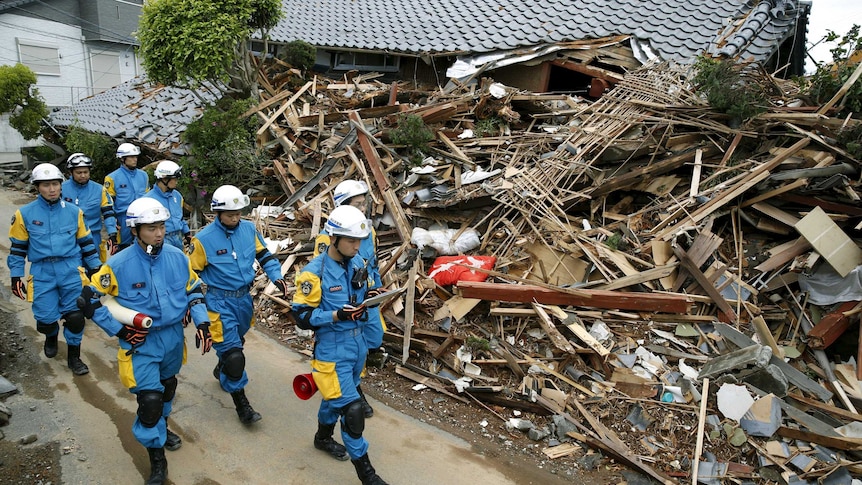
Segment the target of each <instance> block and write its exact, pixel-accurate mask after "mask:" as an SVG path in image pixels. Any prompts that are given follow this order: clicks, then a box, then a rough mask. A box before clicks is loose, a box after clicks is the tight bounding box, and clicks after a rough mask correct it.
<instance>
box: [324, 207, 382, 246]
mask: <svg viewBox="0 0 862 485" xmlns="http://www.w3.org/2000/svg"><path fill="white" fill-rule="evenodd" d="M323 230H324V231H326V233H327V234H329V235H330V236H332V237H335V236H345V237H352V238H356V239H365V238H367V237H368V236H369V235H370V234H371V221H369V220H368V219H366V218H365V214H363V213H362V211H361V210H359V209H357V208H356V207H353V206H352V205H342V206H338V207H336V208H335V209H333V210H332V212H331V213H330V214H329V219H327V221H326V224H324V226H323Z"/></svg>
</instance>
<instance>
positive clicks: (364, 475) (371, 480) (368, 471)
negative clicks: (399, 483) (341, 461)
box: [350, 453, 388, 485]
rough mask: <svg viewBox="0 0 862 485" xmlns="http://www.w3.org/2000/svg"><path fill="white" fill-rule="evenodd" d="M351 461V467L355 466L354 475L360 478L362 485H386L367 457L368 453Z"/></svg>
mask: <svg viewBox="0 0 862 485" xmlns="http://www.w3.org/2000/svg"><path fill="white" fill-rule="evenodd" d="M350 461H351V462H353V467H354V468H356V475H358V476H359V479H360V480H362V485H388V484H387V483H386V482H385V481H384V480H383V479H382V478H380V476H379V475H377V472H376V471H374V467H373V466H371V460H369V459H368V453H366V454H364V455H362V456H361V457H360V458H358V459H356V460H350Z"/></svg>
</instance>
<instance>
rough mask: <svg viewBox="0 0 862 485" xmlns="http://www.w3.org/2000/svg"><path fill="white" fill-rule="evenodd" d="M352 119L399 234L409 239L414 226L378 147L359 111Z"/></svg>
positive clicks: (405, 239) (353, 113)
mask: <svg viewBox="0 0 862 485" xmlns="http://www.w3.org/2000/svg"><path fill="white" fill-rule="evenodd" d="M350 120H351V121H352V122H353V124H354V126H355V127H356V129H357V131H358V137H359V146H360V147H361V148H362V154H363V155H365V161H366V162H367V163H368V168H369V169H370V170H371V174H372V175H373V176H374V181H375V182H376V184H377V189H378V190H379V191H380V194H381V195H382V196H383V202H384V203H385V204H386V208H387V209H388V210H389V213H390V214H392V218H393V220H394V221H395V229H397V230H398V235H399V236H401V240H402V241H409V240H410V236H411V233H412V232H413V228H412V226H411V225H410V223H409V222H408V221H407V216H406V215H405V214H404V211H403V210H402V208H401V201H400V200H398V197H396V196H395V193H394V192H393V191H392V190H391V187H390V185H389V178H388V177H387V176H386V171H385V169H384V167H383V162H381V161H380V155H379V154H378V153H377V149H376V148H374V146H373V145H372V143H371V140H370V136H369V135H368V133H367V132H366V130H365V125H364V124H363V123H362V118H360V117H359V113H357V112H355V111H352V112H351V113H350Z"/></svg>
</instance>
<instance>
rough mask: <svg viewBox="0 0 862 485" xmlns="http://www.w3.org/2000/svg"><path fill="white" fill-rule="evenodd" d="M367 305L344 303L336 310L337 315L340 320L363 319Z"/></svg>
mask: <svg viewBox="0 0 862 485" xmlns="http://www.w3.org/2000/svg"><path fill="white" fill-rule="evenodd" d="M365 310H366V308H365V305H359V306H353V305H344V306H343V307H341V308H340V309H339V310H338V311H337V312H335V316H336V317H337V318H338V320H339V321H348V320H349V321H354V322H355V321H357V320H361V319H362V317H364V316H365Z"/></svg>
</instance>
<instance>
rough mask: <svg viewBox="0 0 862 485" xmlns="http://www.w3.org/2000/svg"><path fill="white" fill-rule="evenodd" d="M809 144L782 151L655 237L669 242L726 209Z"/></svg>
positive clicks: (793, 146) (804, 143) (805, 141)
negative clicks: (694, 225) (684, 228)
mask: <svg viewBox="0 0 862 485" xmlns="http://www.w3.org/2000/svg"><path fill="white" fill-rule="evenodd" d="M809 143H811V140H810V139H809V138H803V139H801V140H799V141H798V142H796V143H794V144H793V145H792V146H790V147H788V148H786V149H784V150H782V151H781V153H780V154H779V155H777V156H776V157H774V158H772V159H771V160H769V161H768V162H765V163H762V164H760V165H758V166H757V167H756V168H754V169H753V170H752V171H751V172H749V173H748V174H747V175H746V176H745V177H743V178H742V179H741V180H740V181H739V182H737V183H735V184H733V185H732V186H731V187H730V188H728V189H727V190H725V191H724V192H722V193H720V194H718V195H717V196H715V197H713V198H712V199H710V200H709V202H707V203H705V204H703V205H701V206H700V207H698V208H697V209H696V210H694V211H693V212H692V213H691V214H689V215H688V217H685V218H683V220H681V221H680V222H678V223H676V224H674V225H673V226H671V227H667V228H665V229H663V230H662V231H660V232H658V233H656V234H655V237H656V238H659V239H665V240H667V239H669V238H670V237H671V236H673V235H674V234H676V233H677V231H679V230H680V229H682V228H683V227H685V226H689V225H692V224H697V223H699V222H700V221H702V220H704V219H706V218H707V217H708V216H709V215H711V214H712V213H713V212H715V211H717V210H718V209H720V208H722V207H724V206H725V205H726V204H728V203H730V202H731V201H733V200H735V199H736V198H737V197H739V196H740V195H742V194H743V193H745V192H746V191H747V190H748V189H750V188H752V187H754V186H755V185H757V184H759V183H760V182H762V181H763V180H764V179H766V178H767V177H768V176H769V173H770V171H771V170H773V169H774V168H776V167H778V165H780V164H781V162H783V161H785V160H787V159H788V158H790V156H792V155H794V154H795V153H796V152H798V151H799V150H802V149H803V148H805V147H806V146H808V144H809Z"/></svg>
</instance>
